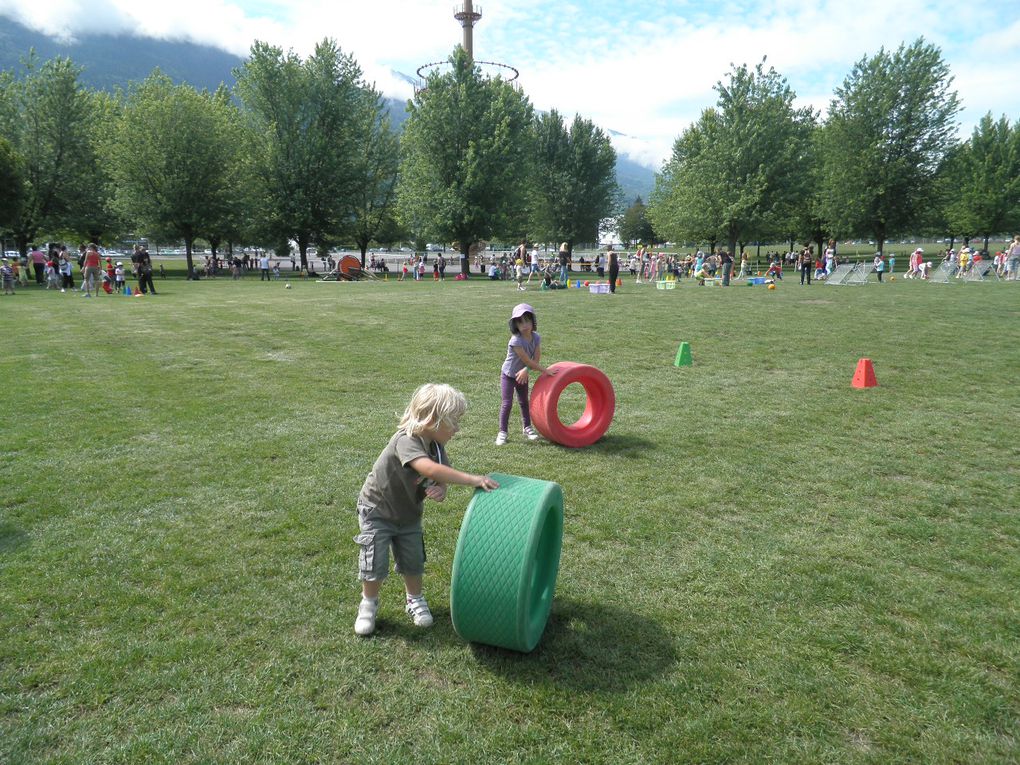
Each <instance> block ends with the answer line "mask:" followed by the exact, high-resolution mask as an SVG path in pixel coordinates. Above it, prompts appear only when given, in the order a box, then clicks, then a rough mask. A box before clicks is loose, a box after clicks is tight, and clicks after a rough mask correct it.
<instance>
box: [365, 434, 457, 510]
mask: <svg viewBox="0 0 1020 765" xmlns="http://www.w3.org/2000/svg"><path fill="white" fill-rule="evenodd" d="M420 457H427V458H428V459H430V460H432V461H433V462H439V463H441V464H443V465H448V464H450V463H449V462H448V461H447V458H446V452H445V450H444V449H443V448H442V447H441V446H440V445H439V444H438V443H436V442H435V441H432V440H431V439H428V438H426V437H425V436H409V435H407V434H406V433H404V432H403V431H398V432H396V433H394V434H393V437H392V438H391V439H390V441H389V443H388V444H386V448H385V449H383V450H382V453H381V454H380V455H379V457H378V459H376V461H375V464H374V465H373V466H372V471H371V472H370V473H369V474H368V477H367V478H365V483H364V484H363V485H362V487H361V494H359V495H358V506H359V507H361V508H364V509H366V510H373V511H374V512H375V514H376V515H378V516H380V517H382V518H384V519H386V520H388V521H390V522H391V523H395V524H397V525H399V526H403V525H406V524H408V523H415V522H416V521H418V520H420V519H421V515H422V511H423V509H424V502H425V489H426V488H427V487H428V479H426V478H425V476H423V475H421V474H420V473H419V472H418V471H416V470H415V469H414V468H412V467H410V463H412V462H414V461H415V460H416V459H418V458H420Z"/></svg>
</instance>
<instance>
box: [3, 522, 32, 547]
mask: <svg viewBox="0 0 1020 765" xmlns="http://www.w3.org/2000/svg"><path fill="white" fill-rule="evenodd" d="M26 544H28V534H26V533H25V532H24V531H22V530H21V529H19V528H18V527H17V526H14V525H12V524H10V523H0V553H9V552H14V551H15V550H17V549H18V548H19V547H23V546H24V545H26Z"/></svg>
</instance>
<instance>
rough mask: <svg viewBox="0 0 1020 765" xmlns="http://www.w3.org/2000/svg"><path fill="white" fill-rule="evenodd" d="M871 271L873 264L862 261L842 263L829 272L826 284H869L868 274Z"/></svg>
mask: <svg viewBox="0 0 1020 765" xmlns="http://www.w3.org/2000/svg"><path fill="white" fill-rule="evenodd" d="M870 273H871V264H870V263H869V264H865V263H863V262H861V263H841V264H840V265H838V266H836V270H835V271H833V272H832V273H831V274H829V276H828V278H827V279H826V280H825V283H826V284H835V285H840V286H846V285H854V284H867V283H868V274H870Z"/></svg>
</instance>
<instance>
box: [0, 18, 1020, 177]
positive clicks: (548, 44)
mask: <svg viewBox="0 0 1020 765" xmlns="http://www.w3.org/2000/svg"><path fill="white" fill-rule="evenodd" d="M455 4H456V3H455V0H371V1H370V2H365V1H364V0H361V1H357V0H334V1H333V2H326V1H324V0H176V1H175V2H173V3H169V2H164V1H163V0H148V1H147V2H137V1H136V0H0V13H3V14H6V15H10V16H14V17H15V18H17V19H18V20H19V21H21V22H22V23H25V24H27V25H29V26H32V27H34V28H36V29H39V30H41V31H47V32H50V33H52V34H55V35H60V36H64V37H70V36H73V35H74V34H81V33H82V32H84V31H88V32H95V31H107V32H124V33H135V34H144V35H151V36H156V37H164V38H177V39H179V38H183V39H190V40H194V41H196V42H202V43H207V44H212V45H217V46H219V47H222V48H224V49H227V50H230V51H232V52H235V53H238V54H241V55H243V54H244V53H245V51H247V49H248V48H249V46H250V44H251V42H252V40H254V39H256V38H258V39H262V40H267V41H269V42H272V43H274V44H277V45H280V46H282V47H284V48H292V49H294V50H295V51H297V52H298V53H301V54H305V53H308V52H309V51H310V50H311V49H312V47H313V46H314V44H315V42H316V41H318V40H321V39H322V38H323V37H324V36H330V37H333V38H334V39H336V40H337V42H338V43H339V44H340V46H341V48H342V49H343V50H345V51H347V52H349V53H352V54H353V55H354V56H355V58H356V59H357V60H358V62H359V63H360V64H361V66H362V68H363V69H364V70H365V73H366V77H367V78H368V79H369V80H371V81H372V82H374V83H375V84H376V87H378V88H379V89H380V90H382V91H383V92H384V93H385V94H386V95H390V96H397V97H401V98H407V97H410V95H411V87H410V86H409V85H408V84H407V83H406V82H403V81H402V80H400V78H398V77H395V76H394V75H393V72H394V71H397V72H402V73H405V74H409V75H413V74H414V72H415V70H416V69H417V68H418V66H420V65H421V64H423V63H426V62H431V61H438V60H443V59H445V58H446V57H447V56H448V55H449V53H450V51H451V49H452V48H453V46H454V45H456V44H457V43H459V42H460V40H461V29H460V26H459V24H458V23H457V22H456V21H455V20H454V19H453V6H454V5H455ZM479 4H480V5H481V9H482V13H483V16H482V19H481V21H480V22H479V23H478V25H477V26H476V27H475V30H474V44H475V57H476V58H477V59H479V60H490V61H498V62H502V63H507V64H512V65H513V66H515V67H516V68H517V69H519V70H520V73H521V76H520V84H521V86H522V87H523V88H524V91H525V92H526V93H527V94H528V96H529V97H530V98H531V100H532V102H533V103H534V104H535V106H536V108H538V109H542V110H548V109H552V108H556V109H559V110H560V112H562V113H564V114H566V115H567V116H568V117H569V116H572V115H573V114H575V113H579V114H581V115H582V116H584V117H588V118H590V119H592V120H594V121H595V122H596V123H597V124H599V125H600V126H602V127H603V128H606V129H609V130H613V131H617V132H619V133H622V134H623V135H622V136H614V143H615V144H616V146H617V149H618V150H619V151H621V152H624V153H627V154H629V155H631V156H632V157H634V158H635V159H638V160H640V161H643V162H645V163H646V164H648V165H650V166H652V167H657V166H658V165H659V163H661V162H662V160H664V159H666V158H667V157H668V155H669V152H670V148H671V146H672V142H673V140H674V139H675V138H676V136H678V135H679V134H680V133H681V132H682V131H683V129H684V128H685V127H686V126H687V125H688V124H690V122H691V121H693V120H695V119H697V117H698V115H699V113H700V112H701V110H702V109H704V108H705V107H707V106H710V105H712V104H713V103H714V102H715V93H714V91H713V90H712V85H713V84H715V83H716V82H717V81H718V80H720V79H722V78H724V77H725V76H726V73H727V71H728V70H729V68H730V64H731V63H735V64H741V63H748V64H754V63H756V62H758V61H759V60H761V58H762V57H763V56H767V62H768V64H771V65H772V66H774V67H775V68H776V69H777V70H778V71H779V72H780V73H781V74H783V75H784V76H785V77H786V78H787V80H788V81H789V83H790V85H791V86H792V87H793V89H794V90H795V91H796V93H797V95H798V100H799V102H800V103H801V104H803V105H811V106H812V107H814V108H815V109H817V110H819V111H822V112H824V111H825V109H826V107H827V105H828V102H829V100H830V98H831V96H832V91H833V88H835V87H836V86H837V85H838V84H839V83H841V82H842V80H843V78H844V77H845V76H846V75H847V73H848V72H849V71H850V69H851V67H852V66H853V64H854V62H856V61H857V60H859V59H860V58H861V57H862V56H865V55H870V54H873V53H875V52H876V51H878V49H879V48H880V47H882V46H885V47H886V48H887V49H889V48H895V47H897V46H898V45H899V44H900V43H902V42H904V41H905V42H908V43H909V42H912V41H913V40H914V39H916V38H917V37H919V36H924V37H925V39H927V40H928V41H930V42H932V43H934V44H935V45H938V46H939V47H940V48H941V49H942V52H943V56H944V58H945V59H946V61H947V62H948V63H949V65H950V67H951V69H952V71H953V74H954V76H955V78H956V80H955V87H956V89H957V90H958V92H959V94H960V98H961V100H962V102H963V106H964V111H963V112H962V113H961V115H960V124H961V131H962V134H963V135H967V134H969V132H970V130H971V129H972V128H973V126H974V124H975V123H976V122H977V120H978V119H980V117H981V115H983V114H984V113H985V112H988V111H991V112H992V113H993V115H994V116H995V117H999V116H1001V115H1002V114H1006V115H1007V116H1008V117H1009V118H1010V119H1011V120H1017V119H1020V87H1018V86H1017V84H1016V83H1017V82H1020V0H971V1H970V2H959V0H954V1H953V2H948V1H946V0H928V1H927V2H922V1H921V0H853V1H852V2H847V1H844V0H766V1H765V2H749V1H748V0H719V1H718V2H701V1H700V0H644V1H643V2H610V1H609V0H583V1H582V0H575V1H574V2H571V1H570V0H559V1H557V0H514V1H513V2H509V1H505V0H481V2H479Z"/></svg>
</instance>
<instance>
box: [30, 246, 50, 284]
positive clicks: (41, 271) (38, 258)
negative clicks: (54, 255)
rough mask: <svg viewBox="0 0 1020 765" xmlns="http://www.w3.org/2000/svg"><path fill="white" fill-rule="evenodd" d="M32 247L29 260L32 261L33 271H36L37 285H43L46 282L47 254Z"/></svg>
mask: <svg viewBox="0 0 1020 765" xmlns="http://www.w3.org/2000/svg"><path fill="white" fill-rule="evenodd" d="M30 247H31V249H32V251H31V252H30V253H29V255H28V259H29V260H31V261H32V269H33V270H34V271H35V283H36V284H40V285H41V284H44V283H45V281H46V280H45V279H44V278H43V277H44V276H45V274H46V253H44V252H43V251H42V250H40V249H39V248H38V247H36V246H35V245H34V244H33V245H30Z"/></svg>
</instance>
